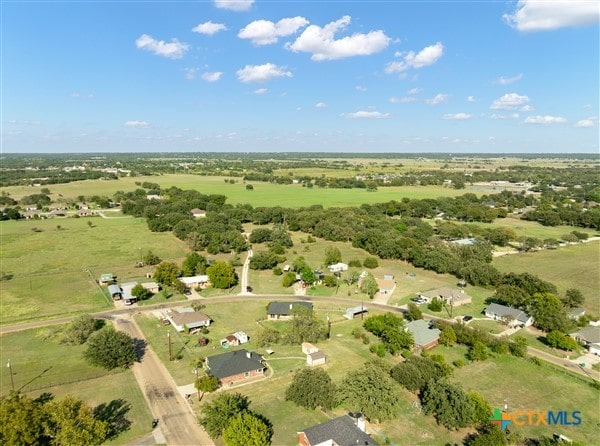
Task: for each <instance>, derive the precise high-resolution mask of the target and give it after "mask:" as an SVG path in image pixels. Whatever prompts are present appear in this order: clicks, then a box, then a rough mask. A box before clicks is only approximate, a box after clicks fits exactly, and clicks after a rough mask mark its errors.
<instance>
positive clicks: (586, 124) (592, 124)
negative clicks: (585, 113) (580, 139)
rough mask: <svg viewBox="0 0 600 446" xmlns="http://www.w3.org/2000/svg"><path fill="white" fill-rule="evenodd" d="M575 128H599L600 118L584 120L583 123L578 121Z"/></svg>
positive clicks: (594, 117)
mask: <svg viewBox="0 0 600 446" xmlns="http://www.w3.org/2000/svg"><path fill="white" fill-rule="evenodd" d="M575 127H580V128H590V127H598V117H597V116H592V117H590V118H587V119H582V120H581V121H577V123H576V124H575Z"/></svg>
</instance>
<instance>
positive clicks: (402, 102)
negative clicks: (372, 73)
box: [390, 96, 417, 104]
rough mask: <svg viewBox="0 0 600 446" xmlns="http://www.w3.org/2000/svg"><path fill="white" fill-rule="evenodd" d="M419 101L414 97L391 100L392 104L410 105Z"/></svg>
mask: <svg viewBox="0 0 600 446" xmlns="http://www.w3.org/2000/svg"><path fill="white" fill-rule="evenodd" d="M416 100H417V99H416V98H414V97H412V96H406V97H403V98H394V97H392V98H390V102H391V103H392V104H408V103H410V102H415V101H416Z"/></svg>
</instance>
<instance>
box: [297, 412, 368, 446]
mask: <svg viewBox="0 0 600 446" xmlns="http://www.w3.org/2000/svg"><path fill="white" fill-rule="evenodd" d="M298 444H299V445H300V446H356V445H361V446H379V443H377V441H375V440H373V439H372V438H371V436H370V435H369V434H367V429H366V421H365V420H364V419H363V418H359V419H358V420H354V419H353V418H350V417H349V416H348V415H344V416H342V417H339V418H334V419H333V420H329V421H326V422H325V423H321V424H317V425H316V426H311V427H309V428H306V429H304V430H302V431H300V432H298Z"/></svg>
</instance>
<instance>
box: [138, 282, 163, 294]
mask: <svg viewBox="0 0 600 446" xmlns="http://www.w3.org/2000/svg"><path fill="white" fill-rule="evenodd" d="M141 285H142V286H143V287H144V289H146V290H148V291H150V292H151V293H152V294H156V293H158V292H159V291H160V285H159V284H158V283H156V282H143V283H142V284H141Z"/></svg>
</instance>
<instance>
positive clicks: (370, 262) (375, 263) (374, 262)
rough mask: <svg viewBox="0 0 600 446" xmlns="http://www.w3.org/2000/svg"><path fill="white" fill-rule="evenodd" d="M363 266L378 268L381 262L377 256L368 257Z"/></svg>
mask: <svg viewBox="0 0 600 446" xmlns="http://www.w3.org/2000/svg"><path fill="white" fill-rule="evenodd" d="M363 266H364V267H365V268H369V269H373V268H377V267H378V266H379V262H378V261H377V259H376V258H375V257H367V258H366V259H365V261H364V262H363Z"/></svg>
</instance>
